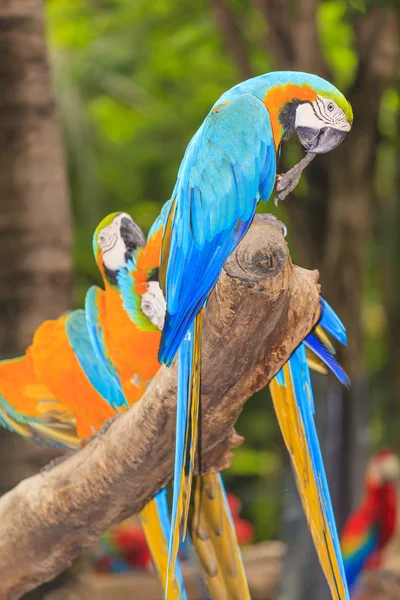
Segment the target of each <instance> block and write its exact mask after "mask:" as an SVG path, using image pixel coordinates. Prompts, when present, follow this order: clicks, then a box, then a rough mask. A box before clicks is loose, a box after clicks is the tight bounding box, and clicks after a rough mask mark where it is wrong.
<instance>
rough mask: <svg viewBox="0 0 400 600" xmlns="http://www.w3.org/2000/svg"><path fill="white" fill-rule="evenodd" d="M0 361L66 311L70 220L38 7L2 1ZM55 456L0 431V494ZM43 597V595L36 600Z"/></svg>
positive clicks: (32, 1) (33, 0) (35, 1)
mask: <svg viewBox="0 0 400 600" xmlns="http://www.w3.org/2000/svg"><path fill="white" fill-rule="evenodd" d="M0 190H1V192H0V194H1V198H0V257H1V258H0V279H1V282H2V284H1V286H0V357H1V358H11V357H14V356H18V354H20V353H22V351H23V350H24V349H25V347H26V346H27V345H28V344H29V343H30V341H31V338H32V335H33V332H34V330H35V328H36V327H37V326H38V325H39V324H40V323H41V322H42V321H43V320H44V319H46V318H55V317H58V316H59V315H60V314H61V313H62V312H63V311H65V310H67V309H70V308H71V306H72V265H71V219H70V212H69V201H68V190H67V182H66V173H65V165H64V156H63V148H62V143H61V135H60V128H59V124H58V122H57V117H56V107H55V102H54V95H53V91H52V85H51V75H50V69H49V64H48V60H47V50H46V43H45V30H44V23H43V2H42V1H41V0H29V1H27V0H0ZM51 456H54V451H50V450H44V449H41V448H39V447H34V446H32V444H29V443H27V442H24V441H23V440H22V439H19V438H18V437H17V436H15V435H12V434H9V433H8V432H7V431H5V430H3V429H1V431H0V493H3V492H5V491H7V490H8V489H10V488H11V487H13V486H15V485H16V484H17V483H18V481H20V480H21V479H23V478H25V477H28V476H29V475H31V474H32V473H36V472H37V471H38V469H39V468H40V467H41V466H42V465H43V464H45V463H46V462H48V461H49V460H50V457H51ZM37 597H38V598H42V596H40V595H39V596H37Z"/></svg>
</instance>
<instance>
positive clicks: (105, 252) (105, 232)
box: [97, 213, 132, 271]
mask: <svg viewBox="0 0 400 600" xmlns="http://www.w3.org/2000/svg"><path fill="white" fill-rule="evenodd" d="M123 218H126V219H129V220H130V221H132V219H131V217H130V216H129V215H128V214H126V213H121V214H120V215H118V216H116V217H114V219H113V221H112V223H110V225H107V227H103V229H101V230H100V232H99V235H98V236H97V243H98V246H99V248H100V251H101V255H102V258H103V263H104V266H105V267H106V268H107V269H109V270H110V271H118V269H121V268H122V267H125V266H126V258H125V253H126V246H125V242H124V240H123V239H122V237H121V232H120V229H121V221H122V219H123Z"/></svg>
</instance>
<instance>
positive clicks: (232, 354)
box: [0, 217, 319, 599]
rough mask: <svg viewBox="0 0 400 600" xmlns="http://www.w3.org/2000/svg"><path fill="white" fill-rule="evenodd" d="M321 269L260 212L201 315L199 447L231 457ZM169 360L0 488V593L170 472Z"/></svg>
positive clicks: (307, 312) (311, 315)
mask: <svg viewBox="0 0 400 600" xmlns="http://www.w3.org/2000/svg"><path fill="white" fill-rule="evenodd" d="M317 280H318V273H317V272H316V271H312V272H311V271H306V270H305V269H301V268H299V267H295V266H293V264H292V262H291V260H290V257H289V252H288V248H287V245H286V243H285V241H284V239H283V237H282V233H281V228H280V227H279V225H278V226H277V224H276V223H271V220H270V219H268V218H266V217H264V218H262V217H257V218H256V219H255V222H254V224H253V225H252V227H251V229H250V231H249V233H248V234H247V235H246V237H245V238H244V240H243V241H242V242H241V244H240V245H239V247H238V249H237V251H236V252H235V253H234V254H233V255H232V256H231V257H230V259H229V260H228V261H227V263H226V266H225V269H224V271H223V273H222V274H221V277H220V279H219V281H218V284H217V286H216V288H215V289H214V291H213V293H212V295H211V297H210V301H209V304H208V307H207V310H206V313H205V318H204V343H203V354H202V388H201V391H202V427H201V447H202V452H203V455H204V456H205V461H204V463H203V464H204V465H206V467H207V470H210V469H218V470H219V469H221V468H224V467H226V466H227V465H228V464H229V459H230V452H231V448H232V447H234V446H236V445H238V443H240V438H239V437H238V436H237V435H236V433H235V432H234V429H233V427H234V424H235V422H236V419H237V418H238V415H239V413H240V411H241V409H242V407H243V404H244V403H245V402H246V400H247V399H248V398H249V397H251V396H252V395H253V394H254V392H256V391H258V390H260V389H261V388H263V387H264V386H265V385H266V384H267V383H268V381H269V380H270V378H271V377H272V376H273V375H274V374H275V373H276V372H277V371H278V369H279V368H280V367H281V366H282V364H283V363H284V362H285V361H286V360H287V359H288V357H289V355H290V353H291V352H292V350H293V349H294V348H295V347H296V346H297V345H298V344H299V342H300V341H301V340H302V339H303V338H304V336H305V335H306V334H307V332H308V331H309V330H310V328H311V326H312V325H313V323H314V322H315V321H316V319H317V318H318V314H319V302H318V297H319V296H318V294H319V286H318V284H317ZM175 397H176V363H173V365H172V367H171V368H170V369H166V368H165V367H162V368H161V369H160V371H159V373H158V374H157V376H156V377H155V378H154V380H153V382H152V384H151V385H150V387H149V388H148V390H147V391H146V394H145V395H144V397H143V399H142V400H141V402H140V403H139V404H138V405H137V406H135V407H134V408H132V409H131V410H129V411H128V412H127V413H125V414H123V415H122V416H119V417H118V418H117V419H116V420H115V421H114V422H113V423H112V424H111V425H110V427H109V428H108V429H107V431H105V432H104V433H102V434H101V435H100V436H99V437H98V438H95V439H94V440H93V441H91V442H90V443H89V444H88V446H87V447H85V448H84V449H83V450H81V451H80V452H78V453H76V454H75V455H73V456H72V457H70V458H68V459H67V460H65V461H64V462H63V463H61V464H59V465H58V466H56V467H55V468H53V469H52V470H50V471H47V472H46V473H42V474H39V475H36V476H34V477H32V478H30V479H27V480H25V481H23V482H22V483H20V484H19V485H18V486H17V487H16V488H15V489H14V490H12V491H11V492H9V493H8V494H6V495H5V496H3V498H2V499H1V500H0V564H1V565H2V577H1V578H0V596H1V597H2V598H5V599H11V598H19V597H20V596H21V594H22V593H24V592H25V591H27V590H29V589H32V588H33V587H35V586H36V585H38V584H39V583H41V582H43V581H44V580H47V579H49V578H51V577H53V576H54V575H56V574H57V573H58V572H60V571H61V570H62V569H64V568H65V567H66V566H67V565H68V563H69V562H70V561H71V560H72V559H73V558H74V557H76V556H77V555H78V554H79V553H80V552H81V551H82V549H83V548H85V547H87V546H89V545H90V544H92V543H93V542H94V541H95V540H96V539H97V538H98V537H99V535H100V534H101V533H102V532H103V531H104V530H105V529H106V528H107V527H108V526H109V525H111V524H112V523H115V522H117V521H120V520H121V519H123V518H124V517H127V516H128V515H130V514H132V513H133V512H137V511H139V510H140V509H141V508H142V506H143V505H144V504H145V503H146V502H147V501H148V500H149V499H150V498H151V497H152V496H153V495H154V494H155V493H156V492H157V491H158V490H160V489H161V488H162V487H164V486H165V485H166V483H167V482H168V481H169V480H170V479H171V476H172V472H173V456H174V450H173V448H174V435H175Z"/></svg>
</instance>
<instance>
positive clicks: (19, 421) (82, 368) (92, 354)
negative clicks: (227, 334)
mask: <svg viewBox="0 0 400 600" xmlns="http://www.w3.org/2000/svg"><path fill="white" fill-rule="evenodd" d="M110 224H111V225H112V226H111V227H110ZM107 227H108V228H107ZM104 229H105V230H106V233H110V234H111V245H109V246H107V247H106V248H105V249H103V251H102V252H101V251H100V250H99V251H98V252H96V253H95V256H96V259H97V260H98V264H99V266H100V267H104V268H102V275H103V278H104V281H105V288H106V289H105V291H102V290H98V293H97V294H94V291H93V290H90V291H89V292H88V296H89V300H88V301H87V305H88V306H89V309H90V310H89V311H88V313H89V317H90V318H87V317H88V315H87V314H85V312H84V311H83V310H76V311H73V312H71V313H69V314H67V315H64V316H63V317H61V318H60V319H58V320H53V321H45V322H44V323H43V324H42V325H41V326H40V327H39V328H38V329H37V331H36V332H35V335H34V340H33V344H32V345H31V346H30V347H29V348H28V349H27V351H26V353H25V355H24V356H23V357H20V358H17V359H14V360H7V361H2V362H0V421H1V424H2V425H4V426H6V427H8V428H9V429H11V430H13V431H16V432H17V433H19V434H20V435H22V436H23V437H25V438H27V439H30V440H33V441H38V442H41V443H45V444H50V445H55V446H57V447H69V448H78V447H79V446H80V443H81V442H82V441H84V440H85V439H86V438H87V437H89V436H91V435H93V434H94V433H95V432H96V431H98V430H99V429H100V428H101V426H102V425H103V424H104V423H105V421H107V420H108V419H110V418H112V417H115V416H116V415H117V414H118V413H120V412H123V411H124V410H127V409H128V408H129V406H131V405H132V404H133V403H135V402H137V401H138V400H139V399H140V395H141V394H142V393H143V391H144V389H145V383H144V381H138V380H137V378H136V374H135V372H134V370H133V369H132V370H131V372H130V375H131V380H132V381H131V382H130V381H128V380H127V379H124V377H123V376H124V375H126V372H125V370H124V368H125V363H122V366H121V362H122V361H121V358H120V355H119V354H118V353H122V352H123V350H124V343H125V345H126V343H127V338H126V337H124V334H125V335H126V334H127V335H128V338H129V334H130V333H132V332H133V333H134V330H136V328H135V327H134V326H133V324H132V323H131V321H130V319H129V317H128V315H127V313H126V312H125V310H124V309H123V305H122V298H121V296H120V294H119V293H118V287H117V286H115V284H114V279H113V276H114V273H113V272H108V271H107V265H108V266H109V265H110V263H109V261H108V259H107V260H106V261H103V255H104V254H105V253H107V252H108V253H109V256H110V254H111V255H112V260H114V262H113V263H112V265H113V267H114V271H119V270H121V269H125V268H126V264H127V261H128V260H129V259H130V258H131V257H132V255H133V253H134V252H138V251H139V248H140V246H141V245H143V244H144V243H145V238H144V236H143V234H142V232H141V231H140V229H139V228H138V227H137V226H136V225H135V224H134V222H133V221H132V219H131V217H130V216H129V215H126V214H124V213H118V214H113V215H110V217H108V218H107V219H106V220H105V221H103V222H102V223H101V224H100V230H99V231H100V233H99V232H96V233H95V242H96V244H95V247H96V250H97V238H98V237H99V236H101V235H106V233H104ZM115 241H116V242H117V246H116V247H115V245H114V242H115ZM111 246H112V248H113V249H114V251H113V250H112V248H111ZM122 247H123V252H122V254H121V252H120V250H121V248H122ZM109 256H108V258H109ZM121 256H122V258H121ZM118 260H120V261H122V262H121V264H120V265H117V262H118ZM104 262H105V263H106V264H105V265H104ZM115 288H116V289H115ZM96 295H97V296H98V298H99V299H100V300H101V301H102V304H100V303H99V305H100V308H101V309H102V310H103V309H104V310H103V312H99V313H95V314H96V315H97V316H98V317H99V321H98V322H97V323H94V322H93V313H94V309H93V307H92V305H91V302H90V299H91V298H92V297H96ZM96 307H97V305H96ZM119 308H120V310H118V309H119ZM107 309H108V311H109V312H108V313H107ZM121 321H122V323H121ZM94 330H95V332H96V335H95V334H94V333H93V331H94ZM157 331H158V329H157ZM98 332H101V333H102V334H103V333H104V338H103V337H102V336H98V335H97V333H98ZM118 336H119V338H120V339H118ZM99 339H100V341H101V342H102V343H103V345H99V344H98V341H99ZM93 340H95V345H93ZM110 340H111V341H112V342H113V343H112V349H111V350H110V353H108V346H107V345H106V344H107V343H108V342H110ZM128 341H129V340H128ZM135 341H138V340H137V337H136V338H133V342H132V340H130V342H131V343H130V345H129V346H128V347H127V348H126V350H128V351H129V352H131V351H133V350H134V349H135V352H136V354H135V355H137V356H138V357H139V358H138V360H137V361H132V362H136V363H137V365H138V367H139V372H140V373H141V375H143V372H142V371H141V370H140V367H141V366H142V362H141V360H140V357H141V356H142V355H141V348H140V346H139V345H136V347H135V345H134V342H135ZM149 343H150V342H149ZM158 343H159V334H158V340H157V342H156V345H155V346H154V355H155V362H156V364H157V369H158V368H159V364H158V362H157V360H156V358H157V349H158ZM153 345H154V344H153ZM99 356H100V360H99ZM112 360H115V361H116V362H115V364H114V363H113V362H112ZM144 374H147V372H146V371H145V372H144ZM139 519H140V522H141V525H142V527H143V530H144V532H145V535H146V539H147V543H148V546H149V549H150V552H151V554H152V558H153V562H154V566H155V568H156V571H157V573H158V575H159V579H160V581H161V583H162V584H164V583H165V581H166V569H167V559H168V540H169V537H170V521H169V514H168V504H167V496H166V491H165V490H163V491H161V492H159V493H158V494H157V495H156V496H155V498H154V499H152V500H151V501H150V502H148V504H147V505H146V506H145V507H144V508H143V509H142V511H141V512H140V513H139ZM168 596H169V597H170V598H173V599H175V600H182V599H183V600H184V599H185V598H186V592H185V589H184V584H183V579H182V576H181V573H180V570H179V569H178V570H177V572H176V576H175V577H174V578H173V579H171V580H170V582H169V587H168Z"/></svg>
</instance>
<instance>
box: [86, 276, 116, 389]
mask: <svg viewBox="0 0 400 600" xmlns="http://www.w3.org/2000/svg"><path fill="white" fill-rule="evenodd" d="M101 292H102V290H100V288H98V287H96V286H92V287H90V288H89V289H88V291H87V293H86V298H85V314H86V323H87V330H88V333H89V337H90V341H91V344H92V347H93V351H94V353H95V355H96V358H97V360H98V361H99V363H100V364H102V365H103V367H104V368H105V369H106V371H107V372H108V374H109V376H110V377H111V379H112V380H113V382H114V384H115V385H116V386H117V387H119V389H120V391H121V394H122V396H123V392H122V387H121V383H120V380H119V377H118V374H117V371H116V369H115V367H114V365H113V363H112V361H111V360H110V359H109V357H108V355H107V348H106V345H105V341H104V335H103V331H102V327H101V323H100V319H99V309H98V306H97V295H98V294H99V293H101Z"/></svg>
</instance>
